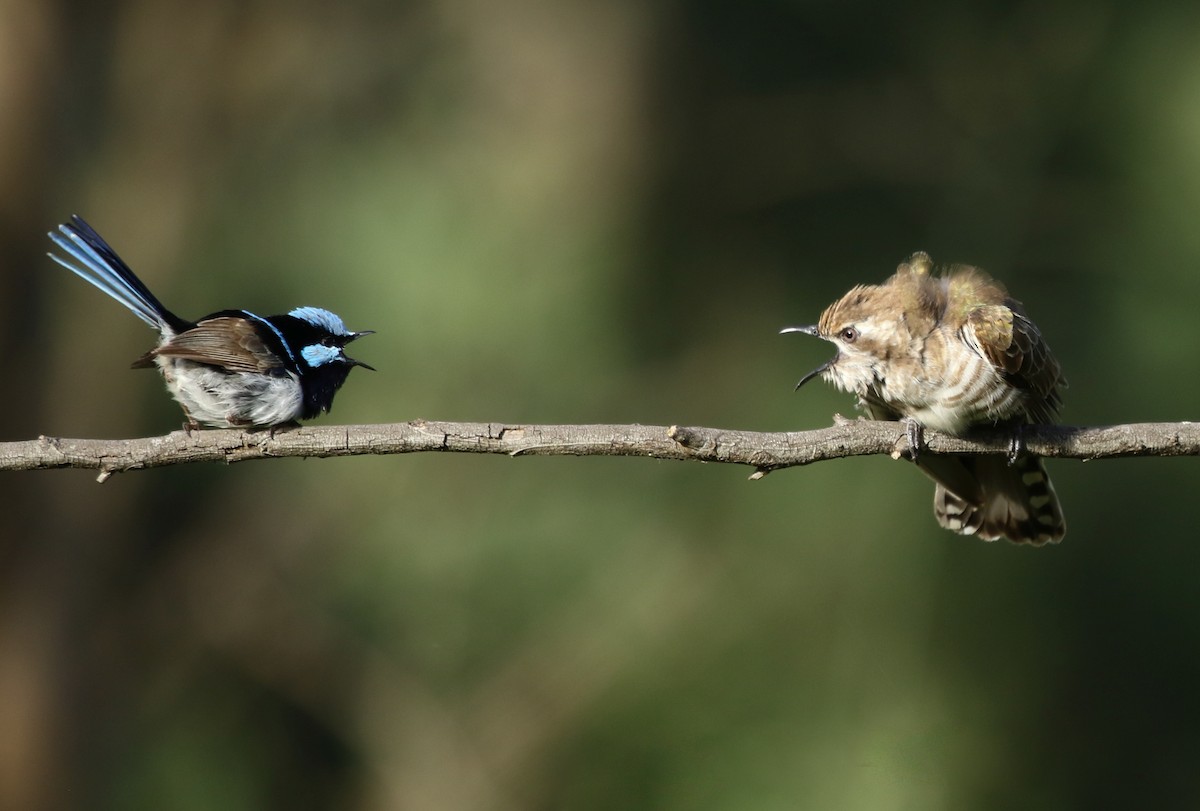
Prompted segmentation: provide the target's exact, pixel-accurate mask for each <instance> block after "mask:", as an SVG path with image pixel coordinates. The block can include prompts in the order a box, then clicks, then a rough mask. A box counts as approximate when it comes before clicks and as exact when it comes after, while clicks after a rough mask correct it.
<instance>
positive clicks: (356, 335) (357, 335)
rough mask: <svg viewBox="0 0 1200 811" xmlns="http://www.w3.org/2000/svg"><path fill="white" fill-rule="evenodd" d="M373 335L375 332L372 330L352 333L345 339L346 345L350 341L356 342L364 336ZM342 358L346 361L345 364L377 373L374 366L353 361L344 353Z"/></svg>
mask: <svg viewBox="0 0 1200 811" xmlns="http://www.w3.org/2000/svg"><path fill="white" fill-rule="evenodd" d="M374 334H375V330H373V329H364V330H363V331H362V332H352V333H350V337H349V338H347V339H346V343H350V342H351V341H357V340H358V339H359V338H361V337H363V336H364V335H374ZM342 357H344V358H345V359H346V363H349V364H350V365H351V366H361V367H363V368H364V369H370V370H371V371H372V372H374V371H377V370H376V369H375V367H374V366H371V365H369V364H366V363H363V362H362V361H361V360H355V359H354V358H352V357H350V356H349V355H347V354H346V353H345V352H343V353H342Z"/></svg>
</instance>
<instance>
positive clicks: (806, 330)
mask: <svg viewBox="0 0 1200 811" xmlns="http://www.w3.org/2000/svg"><path fill="white" fill-rule="evenodd" d="M790 332H800V333H803V334H804V335H816V334H817V326H816V324H813V325H812V326H808V327H784V328H783V329H781V330H779V334H780V335H787V334H788V333H790Z"/></svg>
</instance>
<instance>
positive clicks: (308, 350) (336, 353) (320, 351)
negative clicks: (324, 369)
mask: <svg viewBox="0 0 1200 811" xmlns="http://www.w3.org/2000/svg"><path fill="white" fill-rule="evenodd" d="M300 357H302V358H304V361H305V362H306V363H307V364H308V365H309V366H312V367H313V368H316V367H317V366H324V365H325V364H326V363H333V362H335V361H339V360H342V357H343V356H342V350H341V349H339V348H338V347H336V346H325V345H324V344H309V345H308V346H306V347H304V348H303V349H301V350H300Z"/></svg>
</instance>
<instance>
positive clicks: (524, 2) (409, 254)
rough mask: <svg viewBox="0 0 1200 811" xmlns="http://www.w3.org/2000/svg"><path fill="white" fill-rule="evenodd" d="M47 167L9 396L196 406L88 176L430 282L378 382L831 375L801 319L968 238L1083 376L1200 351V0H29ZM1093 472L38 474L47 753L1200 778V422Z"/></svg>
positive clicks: (422, 406)
mask: <svg viewBox="0 0 1200 811" xmlns="http://www.w3.org/2000/svg"><path fill="white" fill-rule="evenodd" d="M0 188H2V189H3V191H4V193H3V195H0V313H2V316H3V317H2V318H0V347H2V349H3V356H4V361H5V380H6V383H7V385H6V386H5V387H4V396H3V397H2V398H0V412H2V419H0V431H2V432H3V438H5V439H26V438H30V437H33V436H36V435H38V434H48V435H59V436H88V437H129V436H145V435H154V434H159V433H165V432H167V431H169V430H173V429H175V428H177V427H178V424H179V421H180V414H179V411H178V408H177V407H176V406H175V404H174V403H173V402H171V400H170V399H169V397H168V396H167V395H166V394H165V393H164V392H163V390H162V384H161V381H160V380H159V379H158V378H157V377H156V376H155V375H154V374H151V373H148V372H134V371H130V370H129V369H128V364H129V362H130V361H131V360H132V359H134V358H135V357H137V356H138V355H139V354H141V353H142V352H144V351H145V350H146V349H148V348H149V347H150V346H152V345H153V342H154V336H153V334H152V333H151V332H150V331H148V330H147V329H145V327H144V325H142V324H141V323H140V322H138V321H137V320H136V319H135V318H133V317H132V316H131V315H130V314H129V313H127V312H124V311H123V310H122V309H121V308H120V307H119V306H117V305H116V304H114V303H113V302H111V301H109V300H108V299H106V298H104V297H102V296H101V295H99V294H98V293H97V292H96V291H94V290H92V289H91V288H88V287H87V286H86V285H84V284H82V283H80V282H79V281H78V280H77V279H75V278H73V277H71V276H70V274H68V273H66V272H65V271H63V270H62V269H61V268H59V267H58V266H57V265H54V264H53V263H51V262H50V260H49V259H47V258H45V256H44V255H43V253H44V251H45V250H46V249H47V248H48V247H49V243H48V242H47V240H46V238H45V232H46V231H47V230H49V229H50V228H51V227H53V226H54V225H55V224H56V223H58V222H61V221H62V220H63V219H65V218H66V217H67V216H68V215H70V214H71V213H76V212H77V213H79V214H82V215H83V216H85V217H86V218H87V219H89V220H90V221H91V223H92V224H93V225H94V226H96V228H97V229H99V230H100V232H101V233H102V234H104V235H105V236H106V237H107V239H108V240H109V241H110V242H111V243H112V244H113V245H114V246H115V247H116V249H117V250H118V251H119V252H121V254H122V255H123V256H124V258H125V259H126V260H127V261H128V262H129V263H130V264H131V265H132V266H133V267H134V269H135V270H137V271H138V272H139V274H141V275H142V276H143V278H144V279H145V280H146V281H147V283H148V284H149V285H150V287H151V288H152V289H154V290H155V291H156V293H158V294H159V295H160V296H161V297H162V298H163V299H164V300H165V301H166V303H167V304H168V305H169V306H171V307H172V308H174V309H176V310H177V311H179V312H180V313H181V314H182V315H184V316H189V317H196V316H199V315H202V314H204V313H207V312H211V311H213V310H219V309H222V308H226V307H248V308H251V309H254V310H257V311H263V312H279V311H284V310H287V309H290V308H292V307H294V306H299V305H310V304H311V305H319V306H324V307H328V308H330V309H332V310H334V311H336V312H338V313H339V314H341V315H342V316H343V317H344V318H345V319H346V321H347V323H348V324H349V326H350V327H351V328H353V329H374V330H377V331H378V334H377V335H374V336H372V337H371V338H369V339H367V340H364V341H363V342H362V343H361V344H360V345H358V346H356V350H355V354H356V356H357V357H360V358H361V359H363V360H364V361H366V362H368V363H371V364H373V365H375V366H377V367H378V368H379V370H380V371H379V372H378V373H375V374H371V373H369V372H356V373H355V374H354V375H352V376H351V378H350V380H349V382H348V384H347V386H346V388H345V389H343V391H342V393H341V394H340V395H339V397H338V401H337V404H336V408H335V409H334V412H333V414H332V415H331V416H330V417H328V418H326V420H325V421H326V422H345V423H356V422H392V421H403V420H408V419H414V418H418V417H422V418H427V419H438V420H468V421H509V422H573V423H587V422H639V423H646V424H671V423H680V424H693V425H707V426H720V427H729V428H743V429H751V430H794V429H804V428H815V427H821V426H824V425H827V424H829V422H830V417H831V415H832V414H833V413H834V412H838V411H840V412H843V413H851V409H852V406H851V403H850V400H849V398H848V397H846V396H845V395H840V394H838V393H836V392H834V391H832V390H830V389H829V388H828V387H825V386H821V385H813V386H811V387H809V388H806V389H805V390H804V391H803V393H801V394H793V393H792V391H791V387H792V385H793V384H794V382H795V381H796V380H797V379H798V378H799V376H800V375H801V374H803V373H804V372H806V371H808V370H809V369H810V368H812V367H813V366H815V365H816V364H817V363H819V362H821V361H822V360H824V359H825V358H826V357H827V354H828V349H827V347H824V346H823V345H818V343H817V342H814V341H808V340H806V339H803V338H797V337H779V336H777V335H776V331H777V329H778V328H779V327H781V326H784V325H786V324H795V323H810V322H812V321H814V320H815V319H816V316H817V314H818V313H819V312H820V310H821V309H822V308H823V307H824V306H825V305H827V304H828V303H829V302H830V301H832V300H833V299H834V298H835V297H837V296H838V295H839V294H841V293H842V292H843V291H845V290H846V289H847V288H849V287H850V286H851V285H853V284H855V283H858V282H870V281H879V280H882V279H883V278H885V277H886V276H888V275H889V274H890V273H891V272H892V270H893V269H894V267H895V265H896V263H897V262H899V261H900V260H901V259H903V258H905V257H906V256H907V255H908V254H909V253H911V252H912V251H914V250H918V249H922V250H927V251H929V252H930V253H932V254H933V256H934V258H935V259H936V260H939V261H942V262H950V261H959V262H970V263H973V264H978V265H980V266H982V267H985V268H987V269H989V270H991V271H992V272H993V273H995V274H996V275H997V276H998V277H1000V278H1001V279H1003V280H1004V281H1005V282H1006V283H1007V284H1008V286H1009V287H1010V289H1011V290H1012V291H1013V293H1014V294H1015V295H1016V296H1017V297H1018V298H1020V299H1022V300H1023V301H1024V302H1025V303H1026V305H1027V307H1028V309H1029V311H1030V313H1031V314H1032V315H1033V317H1034V318H1035V319H1036V320H1037V322H1038V323H1039V325H1040V326H1041V328H1042V330H1043V332H1044V333H1045V335H1046V337H1047V339H1048V340H1049V342H1050V344H1051V345H1052V346H1053V347H1054V349H1055V351H1056V352H1057V354H1058V356H1059V357H1060V359H1061V360H1062V363H1063V366H1064V367H1065V369H1066V372H1067V375H1068V377H1069V378H1070V380H1071V388H1070V390H1069V391H1068V392H1067V408H1066V413H1065V415H1064V419H1065V421H1066V422H1069V423H1073V424H1097V423H1117V422H1127V421H1151V420H1177V419H1185V418H1188V417H1190V416H1192V415H1193V411H1192V409H1191V408H1188V407H1185V406H1183V405H1182V404H1181V403H1179V402H1178V401H1179V400H1180V398H1181V396H1182V397H1183V398H1184V399H1188V400H1191V399H1194V397H1195V396H1196V394H1197V390H1198V389H1200V383H1197V379H1198V377H1200V359H1198V353H1197V346H1198V345H1200V317H1198V315H1197V312H1198V304H1200V273H1198V272H1197V269H1198V268H1200V225H1198V224H1197V221H1198V219H1200V217H1198V215H1200V6H1196V5H1195V4H1188V3H1181V2H1165V3H1162V2H1154V0H1150V2H1143V3H1138V4H1136V5H1135V4H1114V3H1104V2H1100V3H1095V2H1083V0H1039V2H1025V3H1017V4H1013V3H979V4H962V3H955V2H930V3H922V4H913V5H905V4H896V3H879V2H877V3H833V2H825V3H822V2H790V3H789V2H763V1H760V2H753V3H744V4H734V3H721V2H712V1H711V0H709V1H708V2H691V3H687V2H657V3H654V2H652V3H639V2H633V0H627V1H626V2H599V1H598V0H597V1H594V2H576V1H574V0H566V1H564V2H555V3H551V2H548V1H543V2H537V1H536V0H493V1H492V2H485V1H484V0H423V1H420V0H414V1H413V2H398V3H390V2H371V0H356V1H354V2H346V3H340V4H331V3H327V2H289V3H284V2H278V0H276V1H275V2H261V3H250V4H246V3H240V2H232V0H215V1H212V2H205V3H195V2H179V1H178V0H126V1H125V2H101V3H89V4H85V3H64V2H45V1H44V0H8V1H7V2H5V3H3V4H0ZM1051 472H1052V473H1053V475H1054V478H1055V481H1056V483H1057V486H1058V491H1059V494H1060V495H1061V497H1062V500H1063V503H1064V505H1065V509H1066V513H1067V518H1068V523H1069V525H1070V530H1069V532H1068V534H1067V538H1066V541H1065V542H1064V543H1063V544H1062V545H1061V546H1059V547H1056V548H1048V549H1041V550H1031V549H1025V548H1016V547H1013V546H1010V545H1008V544H1004V543H999V544H985V543H983V542H980V541H976V540H973V539H964V538H959V537H956V536H954V535H951V534H949V533H946V532H944V531H942V530H940V529H939V528H938V527H937V525H936V524H935V522H934V520H933V516H932V513H931V506H930V504H931V493H932V486H931V485H930V484H929V483H928V482H926V481H925V480H924V479H922V477H921V476H920V475H919V474H917V473H916V472H915V471H914V470H912V469H910V468H909V467H907V466H905V465H903V464H897V463H894V462H891V461H890V460H888V459H886V458H867V459H857V460H850V461H840V462H832V463H826V464H821V465H817V466H814V467H811V468H806V469H802V470H794V471H787V472H781V473H777V474H775V475H772V476H770V477H768V478H767V479H765V480H763V481H760V482H748V481H747V480H746V473H747V471H745V470H743V469H734V468H725V467H719V466H703V465H699V464H680V463H669V462H657V461H650V460H639V459H570V458H565V459H532V458H527V459H517V460H513V459H506V458H502V457H495V458H493V457H487V458H484V457H472V456H450V455H447V456H436V455H417V456H402V457H390V458H356V459H343V460H309V461H299V460H280V461H275V462H265V463H256V464H247V465H238V466H235V467H230V468H225V467H218V466H191V467H180V468H172V469H162V470H155V471H150V472H141V473H132V474H128V475H121V476H117V477H115V478H113V479H112V480H110V481H109V482H108V483H107V484H105V485H103V486H100V485H97V484H96V483H95V482H94V474H92V473H88V472H81V471H64V472H47V473H25V474H8V475H6V476H4V478H3V487H4V490H3V496H0V506H2V509H0V808H4V809H34V810H35V811H38V810H40V809H74V808H87V809H114V810H115V809H163V808H170V809H182V810H183V811H190V809H216V808H220V809H227V810H232V811H240V809H263V808H287V809H334V808H337V809H365V810H374V809H447V811H458V810H459V809H464V810H467V809H581V810H583V811H587V810H588V809H617V808H620V809H768V810H771V809H810V808H811V809H871V810H872V811H874V810H875V809H967V808H970V809H1009V808H1016V807H1019V808H1023V809H1094V808H1103V807H1112V808H1130V807H1142V808H1158V809H1164V808H1196V807H1200V776H1198V772H1197V767H1196V764H1197V762H1198V761H1200V728H1198V723H1200V707H1198V706H1197V698H1196V692H1197V683H1198V682H1197V678H1198V676H1200V644H1198V643H1200V594H1198V591H1197V587H1196V582H1195V581H1196V580H1197V574H1198V572H1200V544H1197V523H1196V519H1195V513H1193V512H1192V510H1194V509H1195V502H1196V499H1197V481H1198V477H1200V470H1198V469H1197V463H1196V462H1195V461H1193V460H1188V459H1152V460H1138V461H1129V462H1098V463H1094V464H1086V465H1085V464H1081V463H1078V462H1059V463H1052V464H1051Z"/></svg>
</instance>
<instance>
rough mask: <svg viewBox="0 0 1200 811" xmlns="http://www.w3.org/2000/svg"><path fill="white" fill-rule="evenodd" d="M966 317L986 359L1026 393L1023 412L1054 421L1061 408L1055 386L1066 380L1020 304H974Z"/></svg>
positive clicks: (1033, 419)
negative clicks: (979, 305) (1026, 397)
mask: <svg viewBox="0 0 1200 811" xmlns="http://www.w3.org/2000/svg"><path fill="white" fill-rule="evenodd" d="M967 320H968V322H969V323H970V325H971V327H972V329H973V330H974V332H975V338H976V339H977V340H978V341H979V345H980V347H981V348H982V349H983V351H984V354H985V355H986V356H987V359H988V360H989V361H991V363H992V364H993V365H994V366H996V367H997V368H998V369H1000V370H1002V371H1003V372H1004V373H1005V376H1006V377H1007V379H1008V381H1009V382H1010V383H1012V384H1013V385H1014V386H1016V387H1017V388H1019V389H1025V390H1026V391H1028V392H1029V395H1030V396H1029V400H1028V402H1027V403H1026V406H1025V411H1026V414H1027V416H1028V417H1029V419H1030V421H1031V422H1034V423H1051V422H1054V421H1055V420H1056V419H1057V418H1058V411H1059V409H1060V408H1061V407H1062V396H1061V395H1060V394H1059V392H1058V389H1059V387H1060V386H1065V385H1066V380H1065V379H1064V378H1063V375H1062V367H1061V366H1060V365H1059V363H1058V360H1057V359H1056V358H1055V357H1054V354H1053V353H1052V352H1051V351H1050V347H1049V346H1048V345H1047V344H1046V341H1045V339H1043V338H1042V333H1041V332H1039V331H1038V328H1037V326H1036V325H1035V324H1034V323H1033V322H1032V321H1030V320H1029V318H1028V317H1027V316H1026V315H1025V313H1024V312H1022V310H1021V308H1020V305H1019V304H1017V303H1016V302H1015V301H1013V300H1012V299H1009V300H1008V301H1007V302H1006V303H1005V304H993V305H987V306H983V307H977V308H976V309H974V310H972V311H971V313H970V315H969V316H967Z"/></svg>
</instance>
